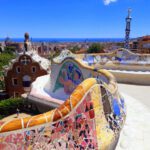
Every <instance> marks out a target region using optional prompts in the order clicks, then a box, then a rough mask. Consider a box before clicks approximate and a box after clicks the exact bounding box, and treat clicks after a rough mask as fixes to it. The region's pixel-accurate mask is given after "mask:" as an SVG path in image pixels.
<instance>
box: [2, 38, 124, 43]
mask: <svg viewBox="0 0 150 150" xmlns="http://www.w3.org/2000/svg"><path fill="white" fill-rule="evenodd" d="M5 40H6V38H0V42H4V41H5ZM10 41H12V42H24V38H10ZM30 41H31V42H46V43H59V42H60V43H63V42H123V41H124V38H30Z"/></svg>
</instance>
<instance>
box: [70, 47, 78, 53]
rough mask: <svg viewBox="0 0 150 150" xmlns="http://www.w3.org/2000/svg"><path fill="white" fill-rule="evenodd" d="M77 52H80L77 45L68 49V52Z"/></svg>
mask: <svg viewBox="0 0 150 150" xmlns="http://www.w3.org/2000/svg"><path fill="white" fill-rule="evenodd" d="M79 50H80V48H79V47H78V46H77V45H75V46H74V47H72V48H70V51H71V52H72V53H75V52H76V51H79Z"/></svg>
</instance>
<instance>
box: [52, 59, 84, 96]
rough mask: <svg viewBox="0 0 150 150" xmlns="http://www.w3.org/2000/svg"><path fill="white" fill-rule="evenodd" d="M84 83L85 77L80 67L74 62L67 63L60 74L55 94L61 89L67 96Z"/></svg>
mask: <svg viewBox="0 0 150 150" xmlns="http://www.w3.org/2000/svg"><path fill="white" fill-rule="evenodd" d="M82 81H83V75H82V72H81V70H80V69H79V68H78V66H76V65H75V64H74V63H73V62H66V63H64V64H63V66H62V68H61V70H60V72H59V75H58V78H57V80H56V83H55V87H54V90H53V92H55V91H56V90H58V89H59V88H64V92H65V93H66V94H71V93H72V91H73V90H74V89H75V87H76V86H77V85H79V84H80V83H81V82H82Z"/></svg>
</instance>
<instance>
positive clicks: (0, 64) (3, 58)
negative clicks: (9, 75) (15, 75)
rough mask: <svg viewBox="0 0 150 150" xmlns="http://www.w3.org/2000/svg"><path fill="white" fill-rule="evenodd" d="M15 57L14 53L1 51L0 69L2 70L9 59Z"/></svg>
mask: <svg viewBox="0 0 150 150" xmlns="http://www.w3.org/2000/svg"><path fill="white" fill-rule="evenodd" d="M13 58H15V55H14V54H12V53H6V52H4V53H1V54H0V71H2V67H3V66H5V65H8V63H9V62H10V60H11V59H13Z"/></svg>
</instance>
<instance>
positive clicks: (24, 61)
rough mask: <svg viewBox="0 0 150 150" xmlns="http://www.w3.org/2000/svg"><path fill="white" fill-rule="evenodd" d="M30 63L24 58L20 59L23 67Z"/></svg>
mask: <svg viewBox="0 0 150 150" xmlns="http://www.w3.org/2000/svg"><path fill="white" fill-rule="evenodd" d="M30 62H31V60H30V59H29V58H28V57H26V56H24V57H23V58H22V59H21V63H22V64H24V65H28V64H29V63H30Z"/></svg>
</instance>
